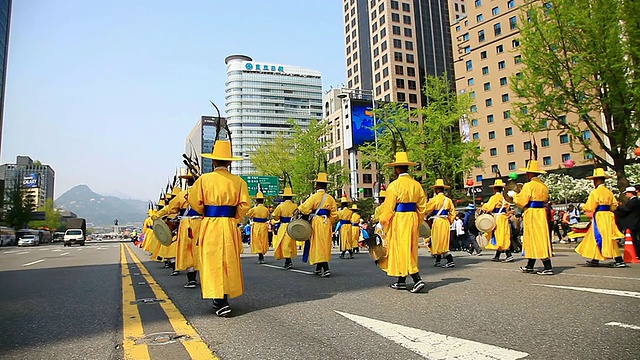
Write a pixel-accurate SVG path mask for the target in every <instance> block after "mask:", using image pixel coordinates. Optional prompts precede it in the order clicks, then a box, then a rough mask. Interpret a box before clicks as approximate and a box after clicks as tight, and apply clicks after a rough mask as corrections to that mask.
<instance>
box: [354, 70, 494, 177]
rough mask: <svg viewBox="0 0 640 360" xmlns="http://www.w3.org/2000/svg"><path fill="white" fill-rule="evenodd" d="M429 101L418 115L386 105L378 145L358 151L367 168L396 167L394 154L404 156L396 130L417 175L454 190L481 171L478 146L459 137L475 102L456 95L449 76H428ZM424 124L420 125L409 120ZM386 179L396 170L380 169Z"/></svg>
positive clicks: (380, 117) (379, 115)
mask: <svg viewBox="0 0 640 360" xmlns="http://www.w3.org/2000/svg"><path fill="white" fill-rule="evenodd" d="M423 92H424V94H425V95H426V97H427V99H428V104H427V106H425V107H423V108H419V109H416V110H413V111H412V110H409V109H407V106H406V104H398V103H387V104H385V105H384V106H383V107H382V108H381V109H378V110H376V118H377V119H378V121H377V131H378V134H379V135H378V141H377V146H376V144H374V143H372V144H367V145H365V146H363V147H362V148H361V149H360V150H361V152H362V154H363V159H364V160H365V161H366V162H377V163H379V164H384V163H387V162H391V161H393V158H394V156H395V152H396V151H402V148H401V147H400V142H399V137H398V135H395V136H396V140H398V144H397V147H396V148H395V149H394V146H393V144H394V135H393V133H392V131H391V130H393V129H397V130H398V131H399V132H400V133H401V134H402V138H403V139H404V142H405V144H406V146H407V151H408V153H409V158H410V159H411V160H412V161H415V162H417V163H419V166H418V167H416V168H415V169H413V170H412V171H413V173H414V174H415V175H416V176H417V177H418V178H420V179H421V180H422V182H423V184H425V185H429V184H432V183H434V182H435V179H437V178H440V179H443V180H444V181H445V182H446V183H448V184H451V185H454V186H455V185H456V184H458V183H459V182H461V180H462V178H463V177H464V174H465V173H468V172H469V171H470V170H471V168H472V167H473V166H476V165H481V164H482V161H481V160H480V158H479V156H480V154H481V153H482V149H481V148H480V146H479V143H478V142H477V141H468V142H465V141H463V138H462V136H461V135H460V132H459V130H458V129H459V124H460V121H461V120H462V119H466V118H468V117H469V109H470V107H471V102H472V100H471V97H470V96H469V95H468V94H464V95H457V94H456V93H455V92H454V91H452V87H451V84H450V82H449V81H448V80H447V78H446V75H445V76H427V78H426V83H425V86H424V89H423ZM418 118H420V119H422V123H419V122H418V121H413V120H411V119H418ZM382 170H383V172H384V174H385V177H386V178H391V175H392V171H393V170H392V169H391V168H383V169H382Z"/></svg>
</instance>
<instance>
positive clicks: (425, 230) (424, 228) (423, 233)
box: [419, 221, 431, 239]
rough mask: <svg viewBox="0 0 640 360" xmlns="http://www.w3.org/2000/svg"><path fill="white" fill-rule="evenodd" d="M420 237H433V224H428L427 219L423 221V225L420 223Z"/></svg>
mask: <svg viewBox="0 0 640 360" xmlns="http://www.w3.org/2000/svg"><path fill="white" fill-rule="evenodd" d="M419 231H420V237H421V238H425V239H426V238H428V237H431V226H429V224H427V222H426V221H423V222H422V225H420V229H419Z"/></svg>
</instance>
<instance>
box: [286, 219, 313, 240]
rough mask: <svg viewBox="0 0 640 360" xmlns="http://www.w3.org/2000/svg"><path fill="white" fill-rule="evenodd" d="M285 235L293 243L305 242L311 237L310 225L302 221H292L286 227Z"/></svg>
mask: <svg viewBox="0 0 640 360" xmlns="http://www.w3.org/2000/svg"><path fill="white" fill-rule="evenodd" d="M287 234H289V236H291V238H292V239H293V240H295V241H307V240H309V238H310V237H311V224H309V222H308V221H306V220H302V219H296V220H292V221H291V222H290V223H289V225H288V226H287Z"/></svg>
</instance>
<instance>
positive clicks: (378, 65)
mask: <svg viewBox="0 0 640 360" xmlns="http://www.w3.org/2000/svg"><path fill="white" fill-rule="evenodd" d="M373 67H374V68H375V69H376V70H378V69H380V60H376V61H375V62H374V63H373Z"/></svg>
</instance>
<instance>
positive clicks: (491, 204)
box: [482, 193, 511, 251]
mask: <svg viewBox="0 0 640 360" xmlns="http://www.w3.org/2000/svg"><path fill="white" fill-rule="evenodd" d="M501 208H502V212H499V211H500V209H501ZM482 210H484V211H488V212H490V213H492V214H493V217H494V218H495V219H496V228H495V229H494V230H492V231H489V232H488V233H487V239H489V243H488V244H487V246H486V248H487V249H491V250H499V251H504V250H509V247H511V224H509V216H507V214H506V213H507V212H508V211H509V204H508V203H507V202H506V201H505V200H504V196H502V193H495V194H493V196H491V198H489V201H488V202H487V203H486V204H484V205H483V206H482Z"/></svg>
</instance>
